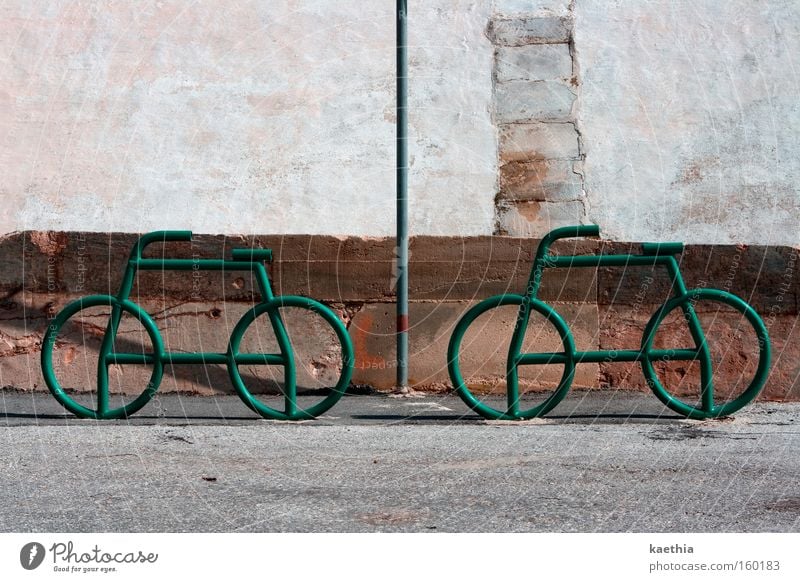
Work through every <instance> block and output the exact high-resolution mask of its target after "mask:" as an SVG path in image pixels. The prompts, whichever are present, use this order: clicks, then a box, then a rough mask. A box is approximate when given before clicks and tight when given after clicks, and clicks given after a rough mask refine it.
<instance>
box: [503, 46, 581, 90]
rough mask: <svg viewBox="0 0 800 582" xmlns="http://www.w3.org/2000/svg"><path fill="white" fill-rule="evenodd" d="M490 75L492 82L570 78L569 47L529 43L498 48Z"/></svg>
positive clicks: (570, 59)
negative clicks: (493, 68) (492, 76)
mask: <svg viewBox="0 0 800 582" xmlns="http://www.w3.org/2000/svg"><path fill="white" fill-rule="evenodd" d="M494 72H495V80H496V81H497V82H499V83H507V82H509V81H537V80H540V79H569V78H570V77H571V76H572V56H570V54H569V45H567V44H531V45H526V46H520V47H500V48H498V49H497V51H496V52H495V71H494Z"/></svg>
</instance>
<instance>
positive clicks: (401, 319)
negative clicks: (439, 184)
mask: <svg viewBox="0 0 800 582" xmlns="http://www.w3.org/2000/svg"><path fill="white" fill-rule="evenodd" d="M407 16H408V1H407V0H397V273H396V280H397V388H398V390H404V389H406V388H407V387H408V37H407Z"/></svg>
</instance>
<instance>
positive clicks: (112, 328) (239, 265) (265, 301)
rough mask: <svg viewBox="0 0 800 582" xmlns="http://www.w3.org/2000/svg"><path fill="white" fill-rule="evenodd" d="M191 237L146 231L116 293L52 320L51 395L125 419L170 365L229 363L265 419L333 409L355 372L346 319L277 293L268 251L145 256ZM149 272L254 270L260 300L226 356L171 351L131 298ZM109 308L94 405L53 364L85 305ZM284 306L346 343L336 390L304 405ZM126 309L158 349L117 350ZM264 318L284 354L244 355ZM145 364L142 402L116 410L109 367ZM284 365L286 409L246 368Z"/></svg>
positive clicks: (75, 305) (48, 336) (70, 406)
mask: <svg viewBox="0 0 800 582" xmlns="http://www.w3.org/2000/svg"><path fill="white" fill-rule="evenodd" d="M191 240H192V233H191V232H189V231H159V232H152V233H149V234H146V235H144V236H142V237H141V238H140V239H139V240H138V242H137V243H136V244H135V245H134V247H133V250H132V251H131V254H130V258H129V260H128V265H127V268H126V269H125V274H124V276H123V279H122V284H121V285H120V289H119V291H118V293H117V295H116V296H111V295H91V296H88V297H83V298H81V299H78V300H76V301H74V302H72V303H70V304H69V305H67V306H66V307H65V308H64V309H63V310H62V311H61V312H60V313H59V314H58V315H57V316H56V317H55V318H54V319H53V321H52V322H51V323H50V325H49V326H48V329H47V332H46V333H45V336H44V340H43V347H42V371H43V373H44V379H45V382H46V383H47V386H48V388H49V389H50V392H51V393H52V394H53V396H54V397H55V398H56V400H58V402H59V403H60V404H61V405H62V406H64V408H66V409H67V410H69V411H70V412H72V413H73V414H75V415H77V416H79V417H83V418H94V419H120V418H126V417H128V416H131V415H132V414H134V413H136V412H137V411H138V410H140V409H141V408H142V407H143V406H144V405H146V404H147V403H148V402H149V401H150V400H151V399H152V398H153V396H154V395H155V394H156V391H157V390H158V387H159V385H160V383H161V379H162V376H163V373H164V366H165V365H167V364H169V365H177V364H195V365H202V364H222V365H225V366H227V368H228V373H229V375H230V379H231V382H232V383H233V386H234V388H235V389H236V392H237V393H238V395H239V397H240V398H241V399H242V400H243V401H244V403H245V404H246V405H247V406H248V407H249V408H251V409H252V410H253V411H255V412H256V413H258V414H260V415H261V416H263V417H265V418H269V419H274V420H302V419H311V418H315V417H317V416H319V415H320V414H322V413H324V412H325V411H327V410H328V409H329V408H331V407H332V406H333V405H334V404H336V402H337V401H338V400H339V399H340V398H341V397H342V395H343V394H344V392H345V391H346V389H347V387H348V385H349V383H350V378H351V376H352V374H353V365H354V355H353V346H352V344H351V342H350V337H349V335H348V333H347V330H346V329H345V327H344V325H343V324H342V322H341V321H340V320H339V318H338V317H337V316H336V315H335V314H334V313H333V311H331V310H330V309H329V308H327V307H326V306H325V305H323V304H322V303H319V302H318V301H315V300H313V299H309V298H307V297H299V296H290V295H285V296H275V295H273V293H272V290H271V288H270V282H269V277H268V274H267V269H266V268H265V266H264V263H265V262H269V261H271V260H272V251H270V250H269V249H234V250H233V253H232V260H216V259H171V258H143V257H142V254H143V251H144V249H145V247H147V246H148V245H149V244H151V243H155V242H178V241H182V242H188V241H191ZM139 270H145V271H167V270H173V271H225V272H231V271H250V272H252V273H253V276H254V277H255V280H256V283H257V286H258V290H259V292H260V294H261V302H260V303H258V304H257V305H255V306H254V307H253V308H252V309H249V310H248V311H247V312H246V313H245V314H244V315H243V316H242V318H241V319H240V320H239V322H238V323H237V324H236V326H235V327H234V329H233V332H232V333H231V337H230V341H229V343H228V349H227V351H226V352H225V353H208V352H193V353H185V352H167V351H165V349H164V341H163V339H162V336H161V333H160V332H159V330H158V328H157V327H156V324H155V322H154V321H153V318H152V317H151V316H150V315H149V314H148V313H147V312H145V311H144V310H143V309H142V308H141V307H139V306H138V305H136V304H135V303H133V302H132V301H130V299H129V297H130V293H131V290H132V288H133V285H134V281H135V277H136V272H137V271H139ZM92 307H106V308H108V307H110V308H111V315H110V317H109V321H108V324H107V326H106V329H105V334H104V335H103V339H102V342H101V345H100V354H99V360H98V364H97V408H95V409H92V408H88V407H86V406H83V405H82V404H80V403H78V402H76V401H75V400H74V399H73V398H72V397H70V395H69V394H68V393H67V392H66V391H65V390H64V388H63V387H62V386H61V384H60V383H59V380H58V378H57V377H56V374H55V372H54V369H53V351H54V349H55V347H56V345H57V343H58V336H59V332H60V331H61V330H62V328H63V327H64V325H65V324H66V323H67V321H68V320H69V319H70V318H72V317H73V316H75V315H77V314H78V313H79V312H81V311H83V310H84V309H89V308H92ZM283 308H299V309H306V310H310V311H311V312H314V313H316V314H318V315H319V316H320V317H321V318H322V319H323V320H324V321H325V322H327V323H328V324H329V325H330V326H331V328H332V329H333V331H334V332H335V334H336V337H337V338H338V341H339V343H340V345H341V359H342V362H341V373H340V375H339V378H338V381H337V383H336V385H335V387H333V388H332V389H331V390H330V391H329V393H328V394H327V395H326V396H325V397H324V398H323V399H322V400H320V401H319V402H317V403H316V404H314V405H312V406H310V407H308V408H305V409H304V408H300V407H299V406H298V402H297V370H296V364H295V361H294V350H293V348H292V342H291V340H290V338H289V334H288V333H287V330H286V325H285V323H284V321H283V318H282V316H281V313H280V310H281V309H283ZM123 313H127V314H128V315H130V316H133V317H134V318H135V319H136V320H138V321H139V323H141V325H142V326H143V327H144V330H145V332H146V335H147V336H148V337H149V341H150V344H151V351H141V352H138V353H132V352H119V351H115V349H114V346H115V339H116V337H117V333H118V331H119V326H120V320H121V318H122V315H123ZM262 315H265V316H266V317H267V318H268V319H269V322H270V325H271V327H272V330H273V331H274V334H275V339H276V340H277V344H278V348H279V353H241V352H240V347H241V345H242V338H243V337H244V336H245V333H246V331H247V330H248V328H250V326H251V325H252V324H253V323H254V322H255V321H256V320H257V318H258V317H259V316H262ZM114 364H118V365H141V366H148V367H151V368H152V372H151V374H150V379H149V382H148V383H147V387H146V388H145V390H144V392H142V393H141V394H140V395H139V396H138V397H137V398H136V399H134V400H132V401H131V402H129V403H127V404H125V405H123V406H120V407H118V408H110V407H109V366H111V365H114ZM257 365H266V366H282V367H283V369H284V374H283V380H284V387H283V396H284V410H278V409H275V408H272V407H269V406H267V405H266V404H264V403H263V402H261V401H260V400H259V399H258V398H256V397H255V396H254V395H253V394H252V393H251V392H250V390H248V388H247V386H246V385H245V382H244V380H243V378H242V375H241V373H240V371H239V366H257Z"/></svg>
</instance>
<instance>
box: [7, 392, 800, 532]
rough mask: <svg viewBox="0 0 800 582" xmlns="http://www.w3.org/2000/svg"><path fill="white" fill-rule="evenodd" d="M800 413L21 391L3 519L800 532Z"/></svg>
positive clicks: (87, 523) (62, 525) (20, 524)
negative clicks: (322, 412)
mask: <svg viewBox="0 0 800 582" xmlns="http://www.w3.org/2000/svg"><path fill="white" fill-rule="evenodd" d="M798 418H800V405H798V404H769V403H762V404H756V405H753V406H751V407H749V408H747V409H745V410H744V411H741V412H740V413H739V414H737V415H736V417H735V418H733V419H725V420H720V421H704V422H697V421H687V420H683V419H681V418H678V417H676V416H674V415H673V414H672V413H670V411H668V410H667V409H665V408H664V407H663V406H662V405H661V404H660V403H659V402H658V401H657V400H655V398H654V397H653V396H651V395H645V394H642V395H639V394H634V395H631V394H629V393H624V394H623V393H617V392H600V391H598V392H585V393H580V392H579V393H575V394H573V395H572V396H570V397H569V398H568V399H567V400H566V401H565V402H564V403H562V404H561V405H560V406H559V407H557V408H556V409H555V410H554V411H553V412H552V413H551V414H550V415H549V416H548V417H547V418H546V419H537V420H535V421H530V422H523V423H508V422H487V421H483V420H482V419H480V418H479V417H477V416H476V415H474V414H473V413H471V412H470V411H469V410H468V409H467V408H466V407H465V406H464V405H463V403H462V402H461V401H460V400H459V399H458V398H455V397H452V396H427V397H425V398H389V397H387V396H382V395H363V396H348V397H345V398H344V399H343V400H342V401H341V402H340V403H339V404H338V405H337V406H336V407H334V408H333V409H332V410H331V411H330V412H329V413H328V415H326V416H325V417H323V418H321V419H319V420H317V421H313V422H311V421H310V422H302V423H282V422H272V421H265V420H261V419H259V418H257V417H255V415H254V414H252V413H251V412H250V411H249V410H248V409H247V408H245V407H244V405H243V404H242V403H241V402H240V401H239V400H238V398H236V397H234V396H225V397H221V398H202V397H181V396H169V395H166V396H160V397H159V400H158V402H157V403H151V404H149V405H148V406H147V407H146V408H144V409H143V410H142V411H141V412H140V413H139V414H138V415H137V416H136V417H134V418H132V419H131V420H128V421H118V422H95V421H85V420H77V419H74V418H72V417H71V416H68V415H66V414H65V413H64V411H63V409H61V408H60V407H59V406H58V404H56V403H55V401H53V399H52V398H51V397H49V395H47V394H35V395H32V394H29V393H27V394H25V393H15V392H7V391H6V392H0V467H2V471H0V531H15V532H21V531H137V532H149V531H167V532H172V531H586V532H594V531H713V532H717V531H800V517H799V516H800V487H798V478H799V477H800V452H799V451H800V426H799V425H800V420H798Z"/></svg>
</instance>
